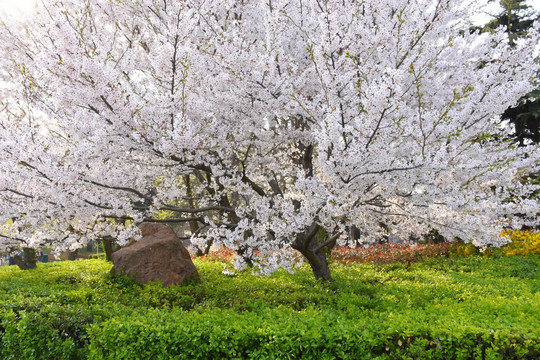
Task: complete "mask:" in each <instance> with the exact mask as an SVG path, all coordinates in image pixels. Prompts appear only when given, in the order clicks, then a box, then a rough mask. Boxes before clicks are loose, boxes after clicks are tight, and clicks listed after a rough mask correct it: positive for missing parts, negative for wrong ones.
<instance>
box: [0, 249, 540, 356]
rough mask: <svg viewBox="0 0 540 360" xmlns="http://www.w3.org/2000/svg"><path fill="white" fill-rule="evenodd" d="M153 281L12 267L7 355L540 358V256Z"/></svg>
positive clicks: (4, 276) (217, 270) (59, 267)
mask: <svg viewBox="0 0 540 360" xmlns="http://www.w3.org/2000/svg"><path fill="white" fill-rule="evenodd" d="M195 263H196V266H197V267H198V269H199V272H200V275H201V278H202V284H200V285H184V286H176V287H169V288H163V287H162V286H161V285H160V284H150V285H146V286H144V287H142V286H140V285H138V284H136V283H133V282H132V281H131V280H129V279H127V278H124V277H112V276H110V275H108V271H109V269H110V267H111V265H110V263H107V262H105V261H103V260H98V259H95V260H81V261H75V262H58V263H51V264H38V268H37V269H36V270H33V271H21V270H19V269H18V268H16V267H14V266H11V267H4V268H1V269H0V318H1V320H0V345H1V346H0V358H2V359H21V358H24V359H85V358H88V359H107V358H108V359H147V358H156V359H168V358H179V359H183V358H185V359H197V358H200V359H206V358H239V359H240V358H257V359H266V358H267V359H271V358H273V359H287V358H290V359H298V358H303V359H309V358H311V359H321V358H328V359H331V358H350V359H362V358H366V359H367V358H380V359H386V358H389V359H392V358H396V359H398V358H408V357H413V358H428V357H430V358H435V359H437V358H439V359H443V358H458V359H469V358H487V359H496V358H501V359H502V358H504V359H507V358H514V359H522V358H531V359H533V358H537V357H538V356H539V355H540V345H539V344H540V330H539V329H540V292H539V291H540V257H538V256H537V255H531V256H529V257H516V256H509V257H480V256H474V257H449V258H446V257H443V258H430V259H424V260H423V261H421V262H416V263H414V262H413V263H410V264H402V263H389V264H381V265H377V264H366V263H349V264H347V265H343V264H340V263H337V262H335V263H333V264H331V267H332V271H333V273H334V274H335V276H334V278H335V280H334V281H333V282H330V283H321V282H319V281H316V280H315V279H313V276H312V274H311V273H310V270H309V268H308V267H306V266H304V267H302V268H300V269H299V270H298V271H297V272H296V273H295V274H289V273H288V272H286V271H284V270H280V271H278V272H276V273H275V274H273V275H272V276H271V277H257V276H255V275H253V274H252V273H251V272H250V271H242V272H237V273H236V274H234V275H226V274H223V267H224V265H225V264H223V263H222V262H211V261H207V260H201V259H196V260H195Z"/></svg>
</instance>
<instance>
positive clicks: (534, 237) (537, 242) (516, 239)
mask: <svg viewBox="0 0 540 360" xmlns="http://www.w3.org/2000/svg"><path fill="white" fill-rule="evenodd" d="M503 234H505V235H506V234H508V235H509V236H510V239H512V242H511V243H509V244H508V245H506V246H503V247H502V248H501V253H502V254H503V255H505V256H512V255H518V256H528V255H532V254H537V255H540V232H534V231H512V232H506V233H503Z"/></svg>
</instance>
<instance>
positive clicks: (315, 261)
mask: <svg viewBox="0 0 540 360" xmlns="http://www.w3.org/2000/svg"><path fill="white" fill-rule="evenodd" d="M300 252H301V253H302V255H304V257H305V258H306V259H307V261H308V264H309V266H311V271H313V275H314V276H315V279H316V280H322V281H332V275H331V274H330V267H329V266H328V259H327V258H326V254H325V252H324V249H323V250H320V251H318V252H316V253H315V252H313V251H312V250H310V249H307V250H305V251H300Z"/></svg>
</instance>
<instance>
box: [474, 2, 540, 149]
mask: <svg viewBox="0 0 540 360" xmlns="http://www.w3.org/2000/svg"><path fill="white" fill-rule="evenodd" d="M499 5H500V6H501V8H502V11H501V12H500V13H499V14H496V15H493V17H494V19H492V20H491V21H490V22H488V23H487V24H486V25H485V26H483V29H482V30H483V31H489V32H493V31H495V29H497V28H499V27H501V26H503V27H504V28H505V31H506V33H507V34H508V41H509V42H510V45H511V46H515V45H516V42H517V41H519V39H520V38H522V37H525V36H526V35H527V31H528V30H529V29H530V28H531V27H532V26H533V24H534V21H535V20H537V19H538V18H540V15H539V14H538V12H535V11H534V9H533V8H532V7H531V6H529V5H527V3H526V1H525V0H500V1H499ZM536 79H537V80H536V82H537V86H538V74H537V76H536ZM502 118H503V119H506V120H510V121H511V122H512V124H514V128H515V136H516V137H517V140H518V141H519V143H520V144H521V145H523V144H524V142H525V141H527V140H529V141H532V142H534V143H539V142H540V89H539V88H536V89H535V90H533V91H531V92H529V93H527V94H526V95H524V96H523V97H521V99H519V102H518V103H517V104H516V106H511V107H509V108H508V109H506V110H505V111H504V113H503V114H502Z"/></svg>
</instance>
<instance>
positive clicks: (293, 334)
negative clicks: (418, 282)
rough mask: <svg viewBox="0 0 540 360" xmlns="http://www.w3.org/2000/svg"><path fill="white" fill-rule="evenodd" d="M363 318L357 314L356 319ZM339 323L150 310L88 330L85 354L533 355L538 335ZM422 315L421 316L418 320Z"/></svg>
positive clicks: (335, 316)
mask: <svg viewBox="0 0 540 360" xmlns="http://www.w3.org/2000/svg"><path fill="white" fill-rule="evenodd" d="M363 315H364V316H363ZM408 320H409V322H408V323H406V324H404V323H400V322H397V321H396V319H393V318H389V319H382V318H375V319H374V318H370V317H369V316H365V314H358V316H357V317H356V318H354V319H346V320H344V319H343V318H342V317H341V316H340V314H339V313H335V312H328V311H325V312H321V311H317V310H314V309H311V310H306V311H303V312H300V313H298V312H294V311H291V310H289V309H285V308H277V309H269V310H267V311H265V312H264V313H252V312H246V313H232V312H230V311H227V310H223V309H214V310H209V311H205V312H192V313H186V312H172V313H165V312H163V311H159V312H152V313H151V314H148V315H145V316H138V317H129V318H124V319H113V320H110V321H107V322H105V323H103V324H100V325H96V326H93V327H92V329H91V330H90V335H89V336H90V338H91V342H90V346H89V355H90V356H89V357H90V358H92V359H108V358H113V359H149V358H152V359H171V358H174V359H409V358H424V359H426V358H430V359H475V358H477V359H537V358H538V357H539V356H540V342H539V341H538V340H539V337H538V332H535V333H533V334H516V333H515V331H513V330H512V329H506V330H501V329H497V330H489V329H482V328H476V327H474V326H463V325H458V324H455V323H451V324H447V325H444V326H443V327H439V325H438V324H437V325H429V324H426V323H421V322H420V321H418V320H417V321H414V320H412V319H411V318H408ZM422 320H423V319H422Z"/></svg>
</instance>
